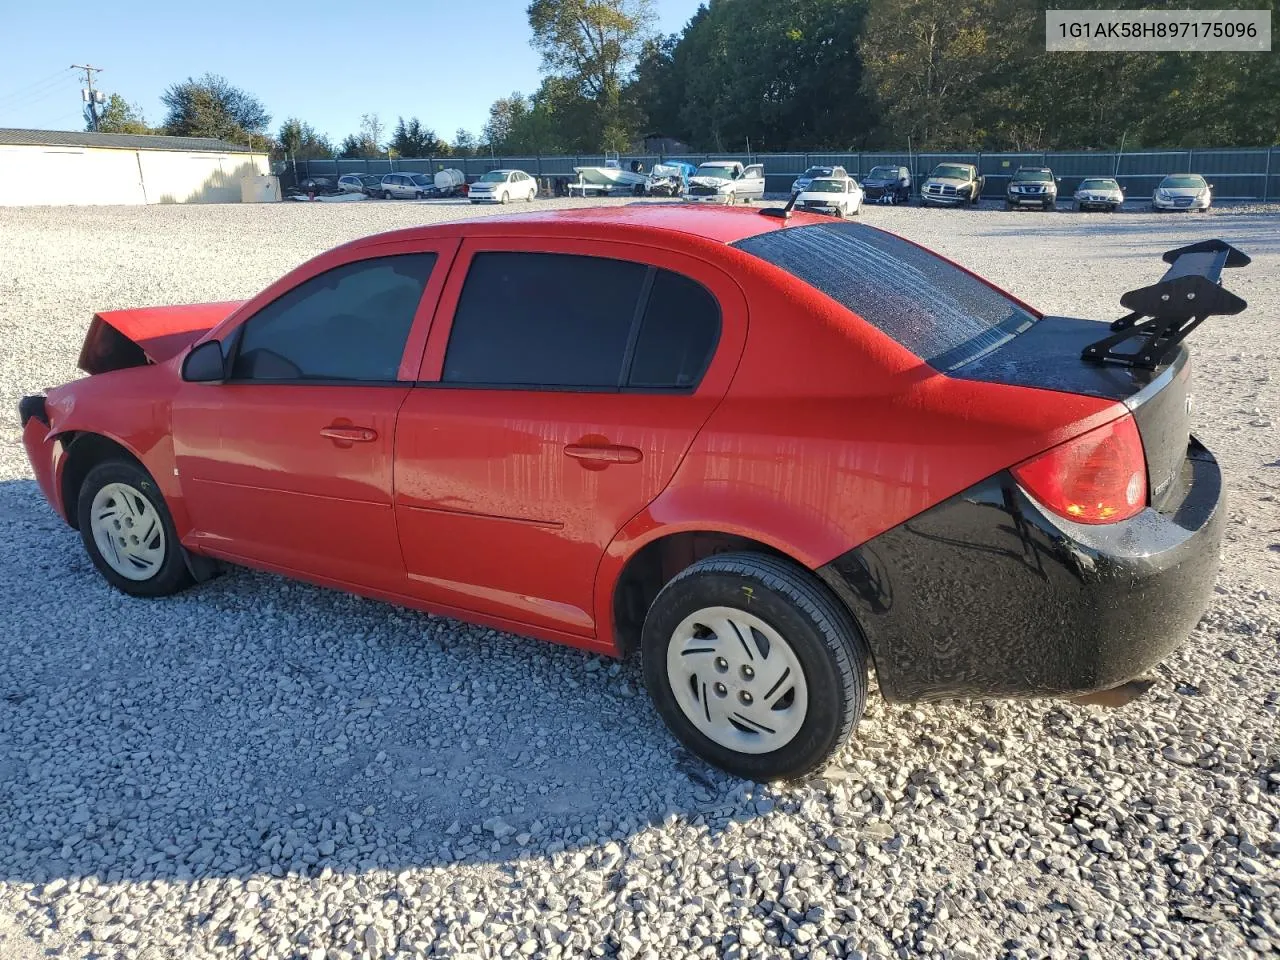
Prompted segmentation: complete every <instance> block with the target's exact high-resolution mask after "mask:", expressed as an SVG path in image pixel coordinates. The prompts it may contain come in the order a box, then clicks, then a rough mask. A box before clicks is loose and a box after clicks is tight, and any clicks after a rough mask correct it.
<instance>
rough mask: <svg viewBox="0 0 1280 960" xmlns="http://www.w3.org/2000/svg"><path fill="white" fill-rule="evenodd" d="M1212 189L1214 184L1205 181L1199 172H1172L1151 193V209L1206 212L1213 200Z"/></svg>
mask: <svg viewBox="0 0 1280 960" xmlns="http://www.w3.org/2000/svg"><path fill="white" fill-rule="evenodd" d="M1212 189H1213V184H1211V183H1205V182H1204V177H1202V176H1200V174H1198V173H1171V174H1169V176H1167V177H1165V178H1164V179H1163V180H1161V181H1160V186H1158V187H1156V192H1155V193H1153V194H1152V195H1151V209H1152V210H1198V211H1200V212H1204V211H1205V210H1208V209H1209V204H1210V203H1212V202H1213V194H1212Z"/></svg>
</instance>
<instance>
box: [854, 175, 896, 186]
mask: <svg viewBox="0 0 1280 960" xmlns="http://www.w3.org/2000/svg"><path fill="white" fill-rule="evenodd" d="M897 182H898V178H897V177H867V178H866V179H864V180H863V181H862V185H863V186H864V187H887V186H888V185H889V184H891V183H897Z"/></svg>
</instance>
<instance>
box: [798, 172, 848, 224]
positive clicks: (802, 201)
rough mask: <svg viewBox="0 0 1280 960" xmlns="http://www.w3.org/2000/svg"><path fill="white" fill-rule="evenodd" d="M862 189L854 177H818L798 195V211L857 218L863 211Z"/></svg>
mask: <svg viewBox="0 0 1280 960" xmlns="http://www.w3.org/2000/svg"><path fill="white" fill-rule="evenodd" d="M862 200H863V194H862V187H861V186H859V185H858V181H857V180H855V179H853V177H817V178H815V179H813V180H811V181H809V186H808V187H807V188H805V189H804V190H802V191H800V193H798V194H797V195H796V209H797V210H806V211H808V212H809V213H825V214H828V215H830V216H833V217H856V216H857V215H858V211H859V210H861V209H862Z"/></svg>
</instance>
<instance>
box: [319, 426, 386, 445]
mask: <svg viewBox="0 0 1280 960" xmlns="http://www.w3.org/2000/svg"><path fill="white" fill-rule="evenodd" d="M320 436H322V437H328V438H329V439H330V440H337V441H339V442H343V443H369V442H371V441H373V440H377V439H378V431H377V430H374V429H373V428H372V427H342V426H337V425H334V426H331V427H322V428H321V430H320Z"/></svg>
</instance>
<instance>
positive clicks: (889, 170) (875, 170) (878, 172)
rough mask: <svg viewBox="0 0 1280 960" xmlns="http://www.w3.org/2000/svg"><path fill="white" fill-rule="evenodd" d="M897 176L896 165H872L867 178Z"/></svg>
mask: <svg viewBox="0 0 1280 960" xmlns="http://www.w3.org/2000/svg"><path fill="white" fill-rule="evenodd" d="M897 176H898V168H897V167H872V168H871V172H870V173H868V174H867V179H873V178H874V179H876V180H893V179H895V178H896V177H897Z"/></svg>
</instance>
